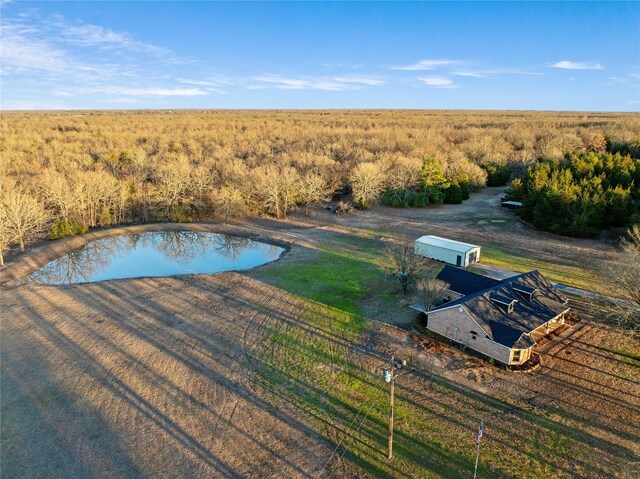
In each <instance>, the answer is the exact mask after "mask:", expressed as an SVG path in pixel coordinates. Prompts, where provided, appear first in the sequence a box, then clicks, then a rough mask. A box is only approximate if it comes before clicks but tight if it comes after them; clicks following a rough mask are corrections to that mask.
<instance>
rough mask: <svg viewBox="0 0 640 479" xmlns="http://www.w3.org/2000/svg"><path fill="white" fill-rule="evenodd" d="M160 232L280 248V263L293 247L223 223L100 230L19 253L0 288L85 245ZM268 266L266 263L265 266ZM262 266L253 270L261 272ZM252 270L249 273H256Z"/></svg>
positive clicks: (0, 271) (0, 277)
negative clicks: (215, 236)
mask: <svg viewBox="0 0 640 479" xmlns="http://www.w3.org/2000/svg"><path fill="white" fill-rule="evenodd" d="M163 231H192V232H199V233H219V234H225V235H230V236H237V237H240V238H247V239H250V240H253V241H257V242H260V243H265V244H269V245H273V246H278V247H280V248H283V249H284V251H283V252H282V254H281V255H280V256H279V257H278V258H277V259H276V260H275V261H278V260H280V259H282V257H283V256H285V255H286V254H287V253H289V251H290V250H291V247H292V243H290V242H288V241H283V240H280V239H277V238H274V237H272V236H265V235H264V234H263V233H261V232H259V231H257V230H255V229H253V228H251V227H241V226H238V225H229V224H224V223H148V224H141V225H131V226H116V227H113V228H106V229H100V230H94V231H90V232H88V233H86V234H83V235H78V236H69V237H67V238H62V239H59V240H48V241H47V242H46V243H45V244H43V245H40V246H36V247H34V248H32V249H29V250H27V251H25V252H24V253H19V254H18V255H17V256H16V257H14V258H12V259H11V260H9V261H7V262H6V263H5V264H4V266H2V267H0V286H4V285H5V283H8V282H10V281H15V280H19V279H22V278H24V277H25V276H28V275H29V274H31V273H32V272H34V271H35V270H37V269H38V268H41V267H42V266H44V265H46V264H47V263H49V262H50V261H53V260H55V259H57V258H60V257H61V256H63V255H65V254H68V253H70V252H71V251H73V250H75V249H78V248H81V247H82V246H84V245H86V244H87V243H89V242H91V241H95V240H99V239H104V238H109V237H113V236H120V235H129V234H136V233H147V232H163ZM266 264H269V263H266ZM262 266H264V265H259V266H256V267H255V268H260V267H262ZM255 268H252V269H255Z"/></svg>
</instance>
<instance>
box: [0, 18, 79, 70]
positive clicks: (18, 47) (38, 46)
mask: <svg viewBox="0 0 640 479" xmlns="http://www.w3.org/2000/svg"><path fill="white" fill-rule="evenodd" d="M0 32H1V33H2V42H0V58H2V70H3V74H7V73H15V72H18V73H19V72H25V71H32V70H39V71H47V72H62V71H65V70H67V69H69V68H73V67H74V66H77V65H76V62H74V61H73V60H72V59H71V58H70V57H69V56H68V55H67V54H66V53H65V52H64V51H62V50H60V49H58V48H55V47H53V46H52V45H50V44H49V43H48V42H45V41H41V40H37V39H35V38H33V33H34V30H33V29H32V28H30V27H27V26H24V25H19V24H16V25H12V24H5V25H2V27H1V30H0Z"/></svg>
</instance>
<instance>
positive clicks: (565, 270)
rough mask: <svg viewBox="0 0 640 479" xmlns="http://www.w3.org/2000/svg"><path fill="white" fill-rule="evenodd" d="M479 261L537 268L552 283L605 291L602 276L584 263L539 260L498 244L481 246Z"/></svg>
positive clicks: (522, 268)
mask: <svg viewBox="0 0 640 479" xmlns="http://www.w3.org/2000/svg"><path fill="white" fill-rule="evenodd" d="M481 262H482V263H483V264H486V265H489V266H496V267H498V268H503V269H508V270H512V271H517V272H519V273H526V272H528V271H532V270H534V269H537V270H538V271H540V272H541V273H542V274H543V275H544V276H545V277H546V278H547V279H549V280H551V281H553V282H554V283H562V284H566V285H568V286H573V287H575V288H580V289H586V290H590V291H597V292H605V293H606V289H605V288H606V285H603V284H602V278H601V277H598V276H597V275H596V272H595V271H593V270H591V269H587V268H585V266H584V265H580V266H574V265H568V264H561V263H558V262H554V263H550V262H547V261H540V260H536V259H533V258H528V257H525V256H519V255H517V254H513V253H507V252H505V251H503V250H502V249H501V248H499V247H498V246H483V247H482V256H481Z"/></svg>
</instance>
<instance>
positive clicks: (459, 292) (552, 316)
mask: <svg viewBox="0 0 640 479" xmlns="http://www.w3.org/2000/svg"><path fill="white" fill-rule="evenodd" d="M437 278H438V279H441V280H442V281H445V282H447V283H448V291H447V294H449V296H450V301H448V302H445V303H444V304H442V305H440V306H438V307H437V308H435V309H432V310H430V311H426V310H425V309H424V307H423V306H420V305H413V306H412V308H413V309H416V310H418V311H421V312H424V313H425V314H426V315H427V329H429V330H431V331H434V332H436V333H438V334H440V335H442V336H444V337H446V338H449V339H451V340H453V341H456V342H458V343H460V344H463V345H464V346H466V347H468V348H471V349H473V350H474V351H478V352H479V353H482V354H484V355H486V356H489V357H490V358H493V359H495V360H497V361H500V362H501V363H503V364H507V365H518V364H522V363H524V362H526V361H527V360H528V359H529V358H530V357H531V353H532V349H533V348H534V346H535V345H536V340H535V339H534V338H538V337H541V336H543V335H545V334H547V333H548V332H549V331H550V329H555V327H558V326H560V325H562V324H564V317H565V315H566V314H567V313H568V312H569V310H570V308H569V307H568V306H567V299H566V298H565V297H564V296H563V295H562V294H561V293H560V291H558V289H556V287H555V286H553V285H552V284H551V283H549V281H547V279H546V278H545V277H544V276H542V274H540V272H538V271H531V272H529V273H524V274H520V275H518V276H513V277H511V278H507V279H504V280H502V281H498V280H494V279H492V278H487V277H485V276H481V275H478V274H474V273H471V272H469V271H465V270H462V269H459V268H453V267H451V266H445V267H444V269H443V270H442V271H441V272H440V274H439V275H438V276H437ZM445 300H446V298H445Z"/></svg>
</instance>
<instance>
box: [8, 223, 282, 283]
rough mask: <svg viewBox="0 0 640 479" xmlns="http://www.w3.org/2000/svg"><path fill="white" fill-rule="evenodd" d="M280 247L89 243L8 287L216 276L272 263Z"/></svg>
mask: <svg viewBox="0 0 640 479" xmlns="http://www.w3.org/2000/svg"><path fill="white" fill-rule="evenodd" d="M283 251H284V249H283V248H280V247H278V246H273V245H270V244H265V243H259V242H257V241H253V240H250V239H248V238H241V237H238V236H229V235H223V234H217V233H202V232H196V231H162V232H146V233H136V234H130V235H119V236H112V237H109V238H104V239H99V240H94V241H90V242H89V243H87V244H86V245H84V246H82V247H80V248H78V249H76V250H73V251H71V252H69V253H67V254H65V255H64V256H61V257H60V258H57V259H55V260H53V261H51V262H49V263H47V264H46V265H44V266H42V267H41V268H39V269H37V270H36V271H34V272H32V273H31V274H30V275H29V276H27V277H26V278H23V279H20V280H18V281H14V282H12V283H13V284H24V283H39V284H51V285H61V284H76V283H87V282H94V281H103V280H107V279H122V278H139V277H147V276H172V275H179V274H194V273H207V274H212V273H220V272H223V271H230V270H244V269H250V268H254V267H256V266H260V265H262V264H265V263H269V262H271V261H274V260H276V259H278V258H279V257H280V255H281V254H282V253H283Z"/></svg>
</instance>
